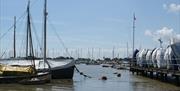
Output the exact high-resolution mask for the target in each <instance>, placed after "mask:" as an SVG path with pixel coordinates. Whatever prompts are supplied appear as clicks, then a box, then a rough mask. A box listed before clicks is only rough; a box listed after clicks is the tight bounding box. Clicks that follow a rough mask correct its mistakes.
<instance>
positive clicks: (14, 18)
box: [13, 16, 16, 58]
mask: <svg viewBox="0 0 180 91" xmlns="http://www.w3.org/2000/svg"><path fill="white" fill-rule="evenodd" d="M13 47H14V48H13V49H14V58H15V57H16V16H14V46H13Z"/></svg>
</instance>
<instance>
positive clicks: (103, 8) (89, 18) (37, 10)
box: [0, 0, 180, 58]
mask: <svg viewBox="0 0 180 91" xmlns="http://www.w3.org/2000/svg"><path fill="white" fill-rule="evenodd" d="M27 1H28V0H0V32H1V35H2V34H3V33H4V32H5V31H7V30H8V28H9V27H10V26H12V23H13V17H14V16H17V17H20V16H21V15H22V14H23V13H24V12H25V10H26V7H27ZM31 6H32V7H31V15H32V19H33V23H34V26H35V28H36V31H37V33H38V36H39V37H40V36H41V35H42V34H41V32H42V23H41V22H42V10H43V0H31ZM48 13H49V14H48V19H49V21H51V23H52V24H53V25H54V27H55V28H56V31H57V32H58V34H59V35H60V37H61V38H62V40H63V41H64V43H65V45H66V47H67V48H68V49H69V51H70V52H71V54H72V55H73V56H77V51H78V50H81V53H79V55H81V56H83V57H88V56H87V55H89V54H88V49H89V51H91V52H90V54H91V53H92V50H93V52H94V55H96V56H93V57H95V58H97V57H98V56H97V55H99V56H100V57H102V56H107V57H112V49H113V47H114V48H115V53H116V56H118V55H119V56H120V57H125V56H127V55H126V45H127V42H128V44H129V48H131V47H132V46H131V45H132V21H133V13H135V15H136V19H137V20H136V30H135V32H136V33H135V36H136V38H135V48H150V49H152V48H154V47H158V46H159V43H158V42H157V39H158V38H159V37H161V38H162V40H163V41H166V38H164V37H166V36H167V34H168V33H164V32H166V31H169V30H172V31H171V32H170V33H172V32H173V34H177V33H180V0H48ZM52 29H53V28H51V27H50V26H48V49H49V50H50V51H52V49H53V50H56V51H57V52H59V51H58V50H60V51H63V47H62V45H61V44H60V43H59V40H58V39H57V38H56V37H55V35H54V33H53V30H52ZM24 30H25V21H21V22H20V23H19V27H18V24H17V31H18V35H19V40H22V38H23V37H22V36H21V35H23V33H24V32H23V31H24ZM158 31H159V32H158ZM11 34H12V31H11V32H10V33H8V35H7V36H8V37H4V38H2V39H1V50H4V49H7V50H8V49H9V48H10V49H12V48H11V47H12V45H8V44H10V43H12V41H11V39H12V38H11V37H12V36H11ZM154 36H156V37H154ZM163 38H164V39H163ZM165 43H166V42H165ZM18 44H21V43H20V41H19V42H18ZM36 45H37V44H35V46H36ZM18 48H19V49H21V47H18ZM131 51H132V49H129V52H131ZM50 54H51V53H50ZM63 54H64V53H63V52H61V55H63ZM91 56H92V55H91Z"/></svg>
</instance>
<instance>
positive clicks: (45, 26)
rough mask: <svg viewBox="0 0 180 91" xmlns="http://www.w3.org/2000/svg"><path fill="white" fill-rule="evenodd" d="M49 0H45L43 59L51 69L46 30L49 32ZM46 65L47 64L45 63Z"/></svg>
mask: <svg viewBox="0 0 180 91" xmlns="http://www.w3.org/2000/svg"><path fill="white" fill-rule="evenodd" d="M47 15H48V13H47V0H44V56H43V59H44V62H46V63H47V65H48V66H49V69H51V66H50V64H49V62H48V61H47V59H46V47H47V46H46V44H47V43H46V39H47V36H46V32H47ZM44 66H45V64H44Z"/></svg>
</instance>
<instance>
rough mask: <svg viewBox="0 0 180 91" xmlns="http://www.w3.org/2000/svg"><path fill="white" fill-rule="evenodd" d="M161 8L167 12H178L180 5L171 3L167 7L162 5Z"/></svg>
mask: <svg viewBox="0 0 180 91" xmlns="http://www.w3.org/2000/svg"><path fill="white" fill-rule="evenodd" d="M163 8H164V9H166V10H168V12H180V4H175V3H171V4H169V5H167V4H163Z"/></svg>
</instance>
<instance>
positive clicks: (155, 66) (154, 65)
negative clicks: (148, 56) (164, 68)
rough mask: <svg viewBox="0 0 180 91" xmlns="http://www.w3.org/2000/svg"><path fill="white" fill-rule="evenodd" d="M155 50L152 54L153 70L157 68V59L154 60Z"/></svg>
mask: <svg viewBox="0 0 180 91" xmlns="http://www.w3.org/2000/svg"><path fill="white" fill-rule="evenodd" d="M157 50H158V48H155V49H154V51H153V53H152V63H153V67H154V68H157V59H156V53H157Z"/></svg>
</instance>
